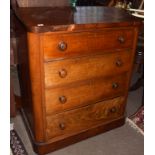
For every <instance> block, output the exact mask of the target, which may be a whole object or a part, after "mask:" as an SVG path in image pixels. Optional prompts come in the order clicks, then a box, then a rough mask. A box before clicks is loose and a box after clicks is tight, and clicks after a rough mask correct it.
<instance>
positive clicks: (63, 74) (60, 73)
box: [59, 69, 67, 78]
mask: <svg viewBox="0 0 155 155" xmlns="http://www.w3.org/2000/svg"><path fill="white" fill-rule="evenodd" d="M59 76H60V77H61V78H65V77H66V76H67V71H66V70H65V69H61V70H60V71H59Z"/></svg>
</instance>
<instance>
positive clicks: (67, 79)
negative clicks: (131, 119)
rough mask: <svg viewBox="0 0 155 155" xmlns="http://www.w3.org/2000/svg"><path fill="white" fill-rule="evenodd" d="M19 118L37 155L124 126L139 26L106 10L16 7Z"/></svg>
mask: <svg viewBox="0 0 155 155" xmlns="http://www.w3.org/2000/svg"><path fill="white" fill-rule="evenodd" d="M16 14H17V16H18V18H19V19H20V20H21V22H22V23H23V33H21V35H20V38H19V49H20V50H19V53H18V57H19V60H20V61H21V62H20V65H19V75H20V84H21V95H22V113H23V118H24V120H25V123H26V127H27V129H28V131H29V133H30V137H31V139H32V143H33V145H34V149H35V151H36V152H37V153H38V154H45V153H48V152H50V151H54V150H56V149H59V148H62V147H65V146H67V145H69V144H72V143H75V142H78V141H80V140H83V139H86V138H88V137H91V136H94V135H96V134H99V133H102V132H105V131H107V130H110V129H113V128H116V127H119V126H121V125H123V124H124V120H125V107H126V99H127V94H128V88H129V82H130V77H131V71H132V66H133V60H134V54H135V47H136V42H137V35H138V26H139V22H138V21H137V20H136V19H135V18H134V17H132V16H130V15H128V14H127V13H126V12H125V11H123V10H117V9H114V8H106V7H77V8H76V10H72V9H71V8H69V7H63V8H18V9H17V10H16Z"/></svg>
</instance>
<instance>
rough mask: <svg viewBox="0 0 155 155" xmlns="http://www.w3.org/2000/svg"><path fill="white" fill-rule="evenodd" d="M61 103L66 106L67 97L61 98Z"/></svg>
mask: <svg viewBox="0 0 155 155" xmlns="http://www.w3.org/2000/svg"><path fill="white" fill-rule="evenodd" d="M59 101H60V103H62V104H64V103H66V101H67V98H66V97H65V96H60V97H59Z"/></svg>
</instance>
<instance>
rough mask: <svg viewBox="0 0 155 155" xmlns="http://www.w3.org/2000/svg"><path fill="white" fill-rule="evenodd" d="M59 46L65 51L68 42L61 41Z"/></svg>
mask: <svg viewBox="0 0 155 155" xmlns="http://www.w3.org/2000/svg"><path fill="white" fill-rule="evenodd" d="M58 48H59V50H60V51H65V50H66V49H67V43H65V42H64V41H61V42H59V44H58Z"/></svg>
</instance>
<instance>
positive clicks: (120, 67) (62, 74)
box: [44, 51, 131, 88]
mask: <svg viewBox="0 0 155 155" xmlns="http://www.w3.org/2000/svg"><path fill="white" fill-rule="evenodd" d="M130 57H131V53H130V51H119V52H117V53H115V52H114V53H110V54H104V55H96V56H90V57H79V58H75V59H65V60H62V61H52V62H49V63H45V64H44V69H45V87H46V88H48V87H55V86H58V85H66V84H68V83H72V82H77V81H81V80H87V79H91V78H96V77H101V76H110V75H115V74H117V73H122V72H125V71H128V70H129V68H130V66H131V58H130Z"/></svg>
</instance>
